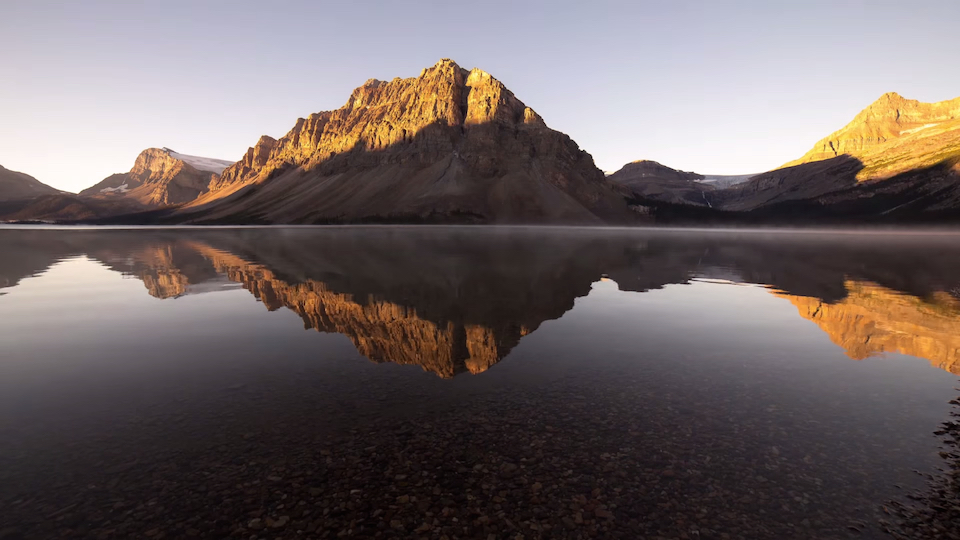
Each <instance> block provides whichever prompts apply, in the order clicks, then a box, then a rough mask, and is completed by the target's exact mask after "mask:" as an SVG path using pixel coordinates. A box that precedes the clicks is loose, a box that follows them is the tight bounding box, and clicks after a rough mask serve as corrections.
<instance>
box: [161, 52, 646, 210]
mask: <svg viewBox="0 0 960 540" xmlns="http://www.w3.org/2000/svg"><path fill="white" fill-rule="evenodd" d="M197 191H200V190H199V189H198V190H197ZM634 215H635V214H634V213H633V212H632V211H631V210H629V209H628V208H627V205H626V203H625V201H624V197H623V192H622V190H621V189H620V188H618V187H616V186H615V185H613V184H611V183H609V182H607V181H606V179H605V178H604V175H603V173H602V172H601V171H600V170H599V169H597V167H596V166H595V165H594V162H593V158H592V157H591V156H590V154H588V153H586V152H584V151H583V150H581V149H580V148H579V147H578V146H577V144H576V143H575V142H574V141H573V140H571V139H570V137H568V136H566V135H564V134H563V133H560V132H558V131H554V130H552V129H550V128H549V127H547V125H546V124H545V123H544V121H543V119H542V118H541V117H540V115H538V114H537V113H536V112H534V111H533V109H531V108H529V107H527V106H526V105H525V104H524V103H523V102H521V101H520V100H519V99H517V98H516V96H514V94H513V93H512V92H511V91H510V90H508V89H507V88H506V87H505V86H504V85H503V84H502V83H501V82H500V81H498V80H497V79H495V78H493V77H492V76H491V75H490V74H488V73H486V72H484V71H482V70H480V69H473V70H466V69H463V68H461V67H460V66H458V65H457V64H456V63H455V62H453V61H452V60H449V59H443V60H441V61H440V62H438V63H437V64H436V65H434V66H432V67H429V68H426V69H424V70H423V71H422V72H421V73H420V75H419V76H417V77H413V78H407V79H400V78H396V79H393V80H392V81H379V80H376V79H371V80H368V81H367V82H366V83H365V84H364V85H363V86H360V87H359V88H357V89H356V90H354V91H353V93H352V94H351V95H350V99H349V100H348V101H347V103H346V104H345V105H344V106H343V107H341V108H339V109H337V110H335V111H325V112H319V113H315V114H312V115H310V116H308V117H307V118H301V119H299V120H297V122H296V124H295V125H294V127H293V129H291V130H290V132H289V133H287V134H286V135H285V136H283V137H281V138H280V139H279V140H274V139H272V138H270V137H262V138H261V139H260V140H259V141H258V142H257V144H256V145H255V146H254V147H252V148H250V150H248V151H247V153H246V155H245V156H244V157H243V159H241V160H240V161H239V162H237V163H235V164H233V165H231V166H230V167H227V168H226V169H225V170H224V171H223V173H222V175H221V176H220V178H219V179H215V180H214V182H213V183H212V184H211V190H210V192H209V193H202V194H201V196H200V197H199V198H197V199H196V200H195V201H192V202H189V204H187V205H185V207H183V208H181V209H179V210H178V211H177V212H176V214H175V215H174V216H173V217H172V218H171V219H172V220H173V221H178V222H191V223H331V222H369V221H387V222H451V221H454V222H470V223H505V222H509V223H533V222H535V223H557V222H563V223H601V222H606V221H614V222H624V221H628V220H630V219H631V218H632V217H633V216H634Z"/></svg>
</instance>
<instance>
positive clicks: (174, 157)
mask: <svg viewBox="0 0 960 540" xmlns="http://www.w3.org/2000/svg"><path fill="white" fill-rule="evenodd" d="M228 163H229V162H226V161H221V160H214V159H209V158H200V157H196V156H187V155H183V154H178V153H176V152H174V151H172V150H170V149H168V148H162V149H161V148H148V149H146V150H144V151H143V152H141V153H140V155H139V156H137V160H136V161H135V162H134V164H133V168H131V169H130V171H128V172H125V173H121V174H113V175H110V176H108V177H107V178H105V179H103V180H102V181H100V182H99V183H98V184H96V185H94V186H92V187H89V188H87V189H85V190H83V191H81V192H80V195H82V196H89V197H98V198H125V199H130V200H134V201H136V202H138V203H141V204H144V205H147V206H168V205H175V204H182V203H186V202H189V201H192V200H194V199H196V198H197V197H199V196H200V195H201V194H202V193H206V192H207V191H208V190H209V188H210V184H211V183H214V184H216V182H217V179H218V178H219V171H221V170H223V167H225V166H227V164H228Z"/></svg>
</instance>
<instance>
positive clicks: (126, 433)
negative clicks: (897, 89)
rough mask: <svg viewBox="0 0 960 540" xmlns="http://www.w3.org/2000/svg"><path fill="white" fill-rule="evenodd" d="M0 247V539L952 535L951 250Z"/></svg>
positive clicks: (624, 240) (72, 232) (843, 244)
mask: <svg viewBox="0 0 960 540" xmlns="http://www.w3.org/2000/svg"><path fill="white" fill-rule="evenodd" d="M0 248H2V252H3V253H4V254H11V255H12V256H9V257H4V258H3V260H2V261H0V321H3V325H2V327H0V342H2V343H3V346H2V347H0V441H2V442H0V539H4V540H12V539H34V538H91V539H100V538H102V539H112V538H152V539H159V538H166V539H171V538H243V539H248V538H249V539H253V538H429V539H439V538H447V539H454V538H482V539H499V538H514V539H515V538H524V539H532V538H648V539H656V538H685V539H699V538H703V539H707V538H716V539H754V538H798V539H800V538H958V537H960V526H958V522H957V520H958V509H960V502H958V497H957V494H958V484H960V482H958V476H957V475H958V469H957V448H956V439H957V431H956V429H957V423H956V422H957V421H958V418H957V416H956V414H957V412H958V409H960V407H958V405H957V402H956V400H957V398H958V396H960V390H958V389H957V387H958V386H960V383H958V376H960V353H958V351H960V349H958V347H960V343H958V342H957V341H955V336H960V276H958V275H957V274H956V272H955V268H957V263H958V262H960V236H954V235H948V234H919V233H917V234H871V233H862V232H831V233H826V232H824V233H817V234H814V233H798V232H789V231H777V232H772V231H678V230H626V229H564V228H495V227H491V228H481V227H475V228H460V227H420V228H415V227H409V228H402V227H401V228H392V229H391V228H379V227H342V228H336V227H330V228H322V227H318V228H236V229H231V228H223V229H199V228H179V229H117V230H103V229H51V228H42V227H40V228H24V227H7V228H0ZM951 401H952V402H951Z"/></svg>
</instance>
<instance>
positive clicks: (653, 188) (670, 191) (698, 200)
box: [607, 160, 714, 206]
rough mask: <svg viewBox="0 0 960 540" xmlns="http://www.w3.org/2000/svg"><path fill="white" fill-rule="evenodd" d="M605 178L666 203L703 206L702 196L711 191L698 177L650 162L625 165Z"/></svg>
mask: <svg viewBox="0 0 960 540" xmlns="http://www.w3.org/2000/svg"><path fill="white" fill-rule="evenodd" d="M607 178H608V179H609V180H610V181H611V182H615V183H617V184H620V185H622V186H624V187H626V188H628V189H629V190H630V191H631V192H633V193H634V194H635V195H638V196H640V197H644V198H649V199H655V200H658V201H662V202H668V203H679V204H693V205H698V206H706V205H707V199H706V195H704V193H705V192H707V191H713V189H714V187H713V186H711V185H708V184H704V183H702V182H701V181H702V180H703V179H704V176H703V175H702V174H697V173H694V172H684V171H678V170H676V169H671V168H670V167H667V166H666V165H661V164H660V163H657V162H656V161H650V160H640V161H634V162H633V163H627V164H626V165H624V166H623V167H622V168H621V169H620V170H619V171H617V172H615V173H613V174H611V175H609V176H608V177H607Z"/></svg>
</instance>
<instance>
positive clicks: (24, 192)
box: [0, 166, 60, 201]
mask: <svg viewBox="0 0 960 540" xmlns="http://www.w3.org/2000/svg"><path fill="white" fill-rule="evenodd" d="M58 193H60V190H59V189H56V188H52V187H50V186H48V185H46V184H44V183H43V182H40V181H39V180H37V179H36V178H34V177H32V176H30V175H29V174H24V173H22V172H17V171H11V170H8V169H4V168H3V167H2V166H0V201H14V200H19V199H33V198H36V197H39V196H41V195H55V194H58Z"/></svg>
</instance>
